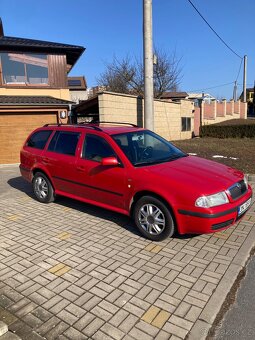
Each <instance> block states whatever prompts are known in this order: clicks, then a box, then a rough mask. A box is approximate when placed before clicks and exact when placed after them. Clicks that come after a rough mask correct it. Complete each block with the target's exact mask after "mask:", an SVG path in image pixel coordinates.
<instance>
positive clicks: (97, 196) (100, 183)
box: [76, 134, 127, 209]
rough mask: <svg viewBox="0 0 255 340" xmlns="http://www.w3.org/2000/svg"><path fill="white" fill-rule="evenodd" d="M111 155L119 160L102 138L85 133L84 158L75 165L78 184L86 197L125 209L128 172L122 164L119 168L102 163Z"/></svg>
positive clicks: (82, 156)
mask: <svg viewBox="0 0 255 340" xmlns="http://www.w3.org/2000/svg"><path fill="white" fill-rule="evenodd" d="M111 156H115V157H117V155H116V153H115V152H114V150H113V148H112V147H111V146H110V144H109V143H108V142H107V141H106V140H105V139H104V138H103V137H101V136H98V135H96V134H86V136H85V140H84V143H83V149H82V153H81V157H80V158H79V159H78V160H77V163H76V169H77V181H78V182H79V183H80V184H81V185H82V186H83V189H82V197H83V198H86V199H88V200H91V201H96V202H99V203H102V204H104V205H108V206H113V207H116V208H119V209H124V201H125V197H126V195H125V192H126V191H127V190H126V187H127V177H126V169H125V168H124V167H123V165H122V164H121V163H120V165H119V166H105V165H102V164H101V160H102V158H105V157H111ZM80 192H81V191H80Z"/></svg>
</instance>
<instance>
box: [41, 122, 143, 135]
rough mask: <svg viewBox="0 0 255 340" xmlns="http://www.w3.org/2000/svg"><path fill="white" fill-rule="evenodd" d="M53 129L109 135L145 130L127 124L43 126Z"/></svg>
mask: <svg viewBox="0 0 255 340" xmlns="http://www.w3.org/2000/svg"><path fill="white" fill-rule="evenodd" d="M119 124H121V123H119ZM52 127H54V129H56V130H65V131H66V130H70V131H74V130H76V131H77V130H79V131H84V130H89V131H91V130H94V131H101V132H104V133H106V134H108V135H116V134H120V133H127V132H136V131H142V130H144V129H143V128H140V127H138V126H135V125H132V124H131V125H128V124H126V123H124V125H118V124H117V123H116V125H109V124H105V123H99V124H98V123H96V124H92V123H88V124H87V123H85V124H46V125H44V126H43V128H49V129H50V128H52Z"/></svg>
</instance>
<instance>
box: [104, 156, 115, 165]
mask: <svg viewBox="0 0 255 340" xmlns="http://www.w3.org/2000/svg"><path fill="white" fill-rule="evenodd" d="M101 165H103V166H117V165H119V161H118V160H117V158H116V157H105V158H103V159H102V160H101Z"/></svg>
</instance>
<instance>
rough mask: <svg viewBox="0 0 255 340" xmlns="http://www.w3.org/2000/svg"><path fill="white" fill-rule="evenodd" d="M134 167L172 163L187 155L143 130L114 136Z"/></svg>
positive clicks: (152, 133) (150, 132)
mask: <svg viewBox="0 0 255 340" xmlns="http://www.w3.org/2000/svg"><path fill="white" fill-rule="evenodd" d="M112 138H113V139H114V140H115V142H116V143H117V144H118V145H119V147H120V148H121V149H122V151H123V152H124V153H125V155H126V156H127V158H128V159H129V160H130V162H131V163H132V164H133V165H134V166H143V165H153V164H158V163H163V162H170V161H173V160H175V159H178V158H181V157H186V156H187V155H186V154H185V153H183V152H182V151H181V150H179V149H178V148H176V147H175V146H174V145H173V144H171V143H169V142H168V141H167V140H165V139H164V138H162V137H160V136H158V135H157V134H155V133H154V132H152V131H149V130H142V131H137V132H127V133H121V134H117V135H113V136H112Z"/></svg>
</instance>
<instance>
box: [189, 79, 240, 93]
mask: <svg viewBox="0 0 255 340" xmlns="http://www.w3.org/2000/svg"><path fill="white" fill-rule="evenodd" d="M232 84H234V81H231V83H226V84H221V85H216V86H212V87H204V88H202V89H198V90H191V91H187V92H201V91H205V90H211V89H216V88H217V87H223V86H227V85H232Z"/></svg>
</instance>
